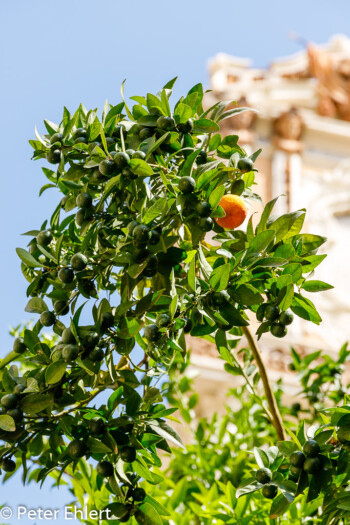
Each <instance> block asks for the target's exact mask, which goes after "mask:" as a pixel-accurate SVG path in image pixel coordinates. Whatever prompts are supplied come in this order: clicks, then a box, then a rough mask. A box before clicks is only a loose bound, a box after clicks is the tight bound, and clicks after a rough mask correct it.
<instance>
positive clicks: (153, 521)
mask: <svg viewBox="0 0 350 525" xmlns="http://www.w3.org/2000/svg"><path fill="white" fill-rule="evenodd" d="M135 518H136V521H137V523H139V524H140V525H163V520H162V518H161V517H160V516H159V514H158V512H157V511H156V509H155V508H154V507H152V505H150V504H149V503H147V502H146V503H142V505H141V506H140V507H139V509H138V510H137V511H136V513H135Z"/></svg>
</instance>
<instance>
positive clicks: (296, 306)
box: [291, 293, 322, 324]
mask: <svg viewBox="0 0 350 525" xmlns="http://www.w3.org/2000/svg"><path fill="white" fill-rule="evenodd" d="M291 309H292V311H293V312H294V313H295V314H296V315H298V316H299V317H301V318H302V319H306V321H312V322H313V323H315V324H320V322H321V321H322V319H321V317H320V315H319V313H318V312H317V310H316V308H315V305H314V304H313V303H312V302H311V301H310V300H309V299H306V297H303V296H302V295H300V294H298V293H296V294H295V295H294V299H293V303H292V306H291Z"/></svg>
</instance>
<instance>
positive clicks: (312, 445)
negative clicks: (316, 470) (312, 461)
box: [303, 439, 321, 458]
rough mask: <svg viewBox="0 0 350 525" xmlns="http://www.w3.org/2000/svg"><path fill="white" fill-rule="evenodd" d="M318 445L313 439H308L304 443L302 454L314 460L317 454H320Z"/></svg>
mask: <svg viewBox="0 0 350 525" xmlns="http://www.w3.org/2000/svg"><path fill="white" fill-rule="evenodd" d="M320 450H321V448H320V445H319V444H318V443H317V441H316V440H315V439H309V440H308V441H306V442H305V443H304V446H303V451H304V453H305V454H306V455H307V456H309V457H310V458H314V457H316V456H317V454H319V453H320Z"/></svg>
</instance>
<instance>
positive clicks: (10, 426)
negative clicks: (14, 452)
mask: <svg viewBox="0 0 350 525" xmlns="http://www.w3.org/2000/svg"><path fill="white" fill-rule="evenodd" d="M0 428H1V430H5V431H6V432H14V431H15V430H16V424H15V422H14V420H13V419H12V417H11V416H7V415H0Z"/></svg>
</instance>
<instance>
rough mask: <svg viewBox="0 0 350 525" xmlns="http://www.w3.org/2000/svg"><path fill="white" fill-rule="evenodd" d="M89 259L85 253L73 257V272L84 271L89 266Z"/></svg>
mask: <svg viewBox="0 0 350 525" xmlns="http://www.w3.org/2000/svg"><path fill="white" fill-rule="evenodd" d="M87 263H88V261H87V258H86V257H85V255H84V254H83V253H76V254H74V255H73V257H72V258H71V260H70V264H71V266H72V268H73V270H76V271H78V272H80V271H82V270H84V269H85V268H86V266H87Z"/></svg>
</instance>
